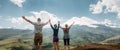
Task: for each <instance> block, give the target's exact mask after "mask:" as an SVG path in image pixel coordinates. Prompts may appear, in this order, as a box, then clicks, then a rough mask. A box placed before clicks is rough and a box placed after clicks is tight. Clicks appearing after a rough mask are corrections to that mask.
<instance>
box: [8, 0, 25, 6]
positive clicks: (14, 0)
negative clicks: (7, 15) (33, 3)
mask: <svg viewBox="0 0 120 50" xmlns="http://www.w3.org/2000/svg"><path fill="white" fill-rule="evenodd" d="M10 1H11V2H12V3H14V4H15V5H17V6H18V7H23V5H22V4H23V3H24V2H25V0H10Z"/></svg>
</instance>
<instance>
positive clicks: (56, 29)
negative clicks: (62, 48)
mask: <svg viewBox="0 0 120 50" xmlns="http://www.w3.org/2000/svg"><path fill="white" fill-rule="evenodd" d="M50 26H51V28H52V30H53V46H54V50H59V43H58V42H59V37H58V32H59V27H60V21H58V24H54V26H53V25H52V24H51V21H50Z"/></svg>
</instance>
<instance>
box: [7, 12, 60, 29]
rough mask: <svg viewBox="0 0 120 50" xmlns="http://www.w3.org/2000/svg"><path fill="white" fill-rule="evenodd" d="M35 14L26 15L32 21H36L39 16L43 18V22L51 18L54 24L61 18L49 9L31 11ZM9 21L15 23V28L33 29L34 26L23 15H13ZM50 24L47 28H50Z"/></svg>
mask: <svg viewBox="0 0 120 50" xmlns="http://www.w3.org/2000/svg"><path fill="white" fill-rule="evenodd" d="M31 13H32V14H33V16H26V18H27V19H29V20H31V21H32V22H36V21H37V18H41V20H42V21H41V22H43V23H45V22H47V21H48V20H49V19H51V22H52V24H55V23H57V22H58V21H59V20H60V18H58V17H57V16H56V15H54V14H52V13H49V12H47V11H40V12H31ZM8 21H10V22H11V23H12V24H14V28H19V29H32V30H33V26H32V25H31V24H29V23H28V22H26V21H25V20H23V19H22V17H13V18H9V19H8ZM48 27H49V25H46V26H45V28H48Z"/></svg>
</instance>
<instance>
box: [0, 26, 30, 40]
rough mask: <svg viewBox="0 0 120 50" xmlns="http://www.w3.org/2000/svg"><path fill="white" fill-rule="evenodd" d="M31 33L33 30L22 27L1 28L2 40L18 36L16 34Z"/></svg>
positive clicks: (0, 36)
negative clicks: (22, 28)
mask: <svg viewBox="0 0 120 50" xmlns="http://www.w3.org/2000/svg"><path fill="white" fill-rule="evenodd" d="M26 34H31V30H21V29H13V28H3V29H0V40H3V39H6V38H9V37H12V36H16V35H26Z"/></svg>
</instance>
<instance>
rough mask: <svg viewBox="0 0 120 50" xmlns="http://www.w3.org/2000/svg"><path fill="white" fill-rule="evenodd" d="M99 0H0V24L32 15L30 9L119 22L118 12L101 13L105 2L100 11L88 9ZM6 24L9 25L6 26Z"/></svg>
mask: <svg viewBox="0 0 120 50" xmlns="http://www.w3.org/2000/svg"><path fill="white" fill-rule="evenodd" d="M13 1H15V0H13ZM21 1H23V0H21ZM99 1H100V2H101V3H102V2H103V1H102V0H24V2H22V3H19V5H17V4H15V2H12V1H11V0H0V20H2V21H0V23H1V24H0V26H1V27H9V26H10V27H11V26H13V24H11V23H9V22H8V21H7V19H9V18H18V17H20V16H23V15H25V16H31V15H34V14H32V13H30V12H32V11H35V12H40V11H47V12H49V13H52V14H55V15H56V16H57V17H62V18H65V19H68V20H69V19H71V18H72V17H75V16H76V17H82V16H86V17H88V18H91V19H93V20H96V21H104V20H105V19H108V20H110V21H112V22H113V23H119V21H120V20H119V18H117V14H118V12H108V13H103V12H104V10H105V9H106V8H105V6H106V5H105V4H104V6H103V7H104V8H103V11H102V12H101V13H97V14H94V13H92V12H93V9H92V11H90V5H91V4H94V5H95V6H96V7H97V3H98V2H99ZM16 2H17V1H16ZM19 2H20V1H19ZM20 4H21V5H22V6H21V5H20ZM106 7H107V6H106ZM118 7H119V6H118ZM6 24H10V25H9V26H8V25H6Z"/></svg>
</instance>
